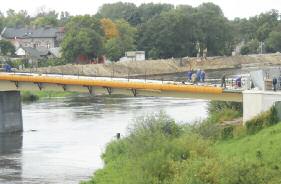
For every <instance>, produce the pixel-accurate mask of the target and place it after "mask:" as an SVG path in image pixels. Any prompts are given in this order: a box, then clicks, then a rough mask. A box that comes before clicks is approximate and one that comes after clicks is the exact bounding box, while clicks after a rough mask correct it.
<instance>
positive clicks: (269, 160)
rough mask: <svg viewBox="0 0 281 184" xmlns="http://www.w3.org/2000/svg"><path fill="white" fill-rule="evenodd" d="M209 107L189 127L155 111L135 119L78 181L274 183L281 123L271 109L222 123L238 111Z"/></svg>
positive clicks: (279, 163)
mask: <svg viewBox="0 0 281 184" xmlns="http://www.w3.org/2000/svg"><path fill="white" fill-rule="evenodd" d="M209 110H210V112H213V113H211V114H210V116H209V118H208V119H207V120H205V121H203V122H201V123H200V124H195V125H192V126H190V125H179V124H177V123H176V122H175V121H174V120H173V119H171V118H169V117H167V116H166V115H164V114H161V113H160V114H158V115H156V116H148V117H144V118H139V119H138V120H137V121H136V122H135V125H134V126H132V127H130V132H129V135H128V136H127V137H125V138H123V139H121V140H116V141H113V142H111V143H110V144H109V145H108V146H107V148H106V150H105V153H104V154H103V155H102V158H103V160H104V162H105V166H104V168H103V169H100V170H98V171H97V172H95V174H94V176H93V178H92V179H91V180H90V181H88V182H82V183H83V184H109V183H110V184H115V183H116V184H117V183H124V184H126V183H128V184H130V183H139V184H147V183H165V184H189V183H190V184H194V183H198V184H199V183H200V184H204V183H211V184H220V183H221V184H235V183H239V184H256V183H271V184H277V183H280V181H281V176H280V174H279V173H280V167H281V161H280V154H281V144H279V143H278V141H279V140H280V138H281V133H280V132H281V124H277V125H275V124H276V123H277V122H276V119H275V120H274V117H275V115H274V110H271V111H269V112H267V113H264V114H262V115H261V116H259V117H257V118H256V119H254V120H253V121H250V122H247V126H241V125H235V126H225V125H224V124H223V122H224V121H227V120H229V119H232V118H237V117H238V116H239V115H241V112H240V110H239V105H238V106H237V104H227V103H226V104H223V105H221V104H213V105H212V106H209ZM214 110H217V111H216V112H215V111H214ZM214 112H215V113H214ZM230 115H233V116H232V117H230ZM269 126H270V127H269Z"/></svg>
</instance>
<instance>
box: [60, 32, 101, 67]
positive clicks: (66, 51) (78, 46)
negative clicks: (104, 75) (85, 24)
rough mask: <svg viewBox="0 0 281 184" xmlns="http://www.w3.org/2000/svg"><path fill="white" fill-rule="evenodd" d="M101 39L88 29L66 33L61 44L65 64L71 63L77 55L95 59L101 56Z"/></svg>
mask: <svg viewBox="0 0 281 184" xmlns="http://www.w3.org/2000/svg"><path fill="white" fill-rule="evenodd" d="M102 44H103V43H102V37H101V36H100V35H99V34H98V33H97V32H96V31H95V30H92V29H89V28H81V29H79V30H71V31H68V32H67V34H66V35H65V38H64V39H63V42H62V44H61V48H62V53H63V54H62V56H63V58H64V59H65V60H66V62H73V61H74V60H75V59H76V58H77V57H78V56H79V55H84V56H87V57H88V58H90V59H92V58H96V57H98V56H99V55H100V54H102V48H103V46H102Z"/></svg>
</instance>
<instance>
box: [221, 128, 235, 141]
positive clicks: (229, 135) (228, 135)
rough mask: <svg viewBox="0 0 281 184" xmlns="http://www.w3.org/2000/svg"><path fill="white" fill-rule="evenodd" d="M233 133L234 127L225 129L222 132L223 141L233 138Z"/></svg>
mask: <svg viewBox="0 0 281 184" xmlns="http://www.w3.org/2000/svg"><path fill="white" fill-rule="evenodd" d="M233 132H234V127H233V126H227V127H224V128H223V129H222V131H221V138H222V139H229V138H233Z"/></svg>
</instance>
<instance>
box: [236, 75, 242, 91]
mask: <svg viewBox="0 0 281 184" xmlns="http://www.w3.org/2000/svg"><path fill="white" fill-rule="evenodd" d="M235 84H236V86H237V87H238V88H241V86H242V77H241V76H239V77H237V78H236V79H235Z"/></svg>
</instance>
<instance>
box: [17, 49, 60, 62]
mask: <svg viewBox="0 0 281 184" xmlns="http://www.w3.org/2000/svg"><path fill="white" fill-rule="evenodd" d="M15 54H16V55H17V56H19V57H21V58H24V59H26V60H27V61H28V63H29V64H31V65H37V64H38V62H39V60H42V59H47V58H58V57H60V55H61V54H60V52H59V49H57V48H52V49H35V48H32V47H19V48H18V49H17V50H16V52H15Z"/></svg>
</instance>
